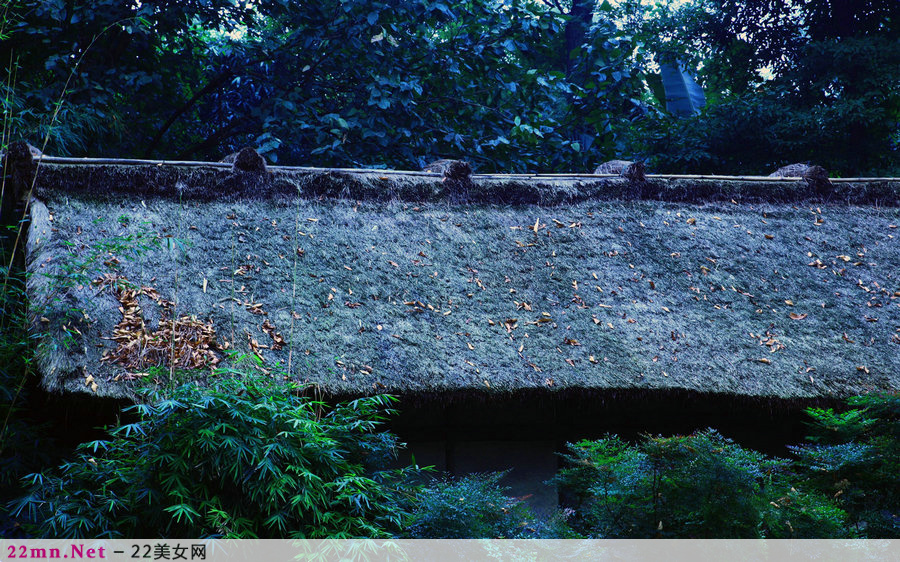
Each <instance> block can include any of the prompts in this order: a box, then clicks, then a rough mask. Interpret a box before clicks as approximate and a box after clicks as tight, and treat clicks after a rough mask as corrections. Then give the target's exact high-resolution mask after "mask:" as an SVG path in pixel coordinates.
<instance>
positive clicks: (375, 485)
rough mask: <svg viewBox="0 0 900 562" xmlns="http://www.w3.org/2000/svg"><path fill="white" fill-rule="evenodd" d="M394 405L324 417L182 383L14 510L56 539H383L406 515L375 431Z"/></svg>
mask: <svg viewBox="0 0 900 562" xmlns="http://www.w3.org/2000/svg"><path fill="white" fill-rule="evenodd" d="M390 403H391V399H390V398H389V397H386V396H377V397H372V398H364V399H360V400H355V401H352V402H349V403H345V404H340V405H338V406H336V407H333V408H329V407H327V406H326V405H325V404H322V403H319V402H315V401H312V400H309V399H303V398H298V397H296V396H293V395H291V394H289V393H287V392H285V390H284V389H281V388H275V389H273V388H271V387H268V386H266V385H265V384H264V383H256V382H253V381H252V380H247V381H244V382H239V381H236V380H223V381H221V382H219V383H218V384H217V386H216V387H215V388H209V389H200V388H198V387H197V386H195V385H186V386H183V387H180V388H178V389H177V390H176V391H175V392H174V393H173V394H172V395H171V396H170V397H162V396H155V400H154V401H153V402H152V403H150V404H143V405H138V406H135V407H133V409H134V410H135V412H136V413H137V414H138V415H139V416H140V419H139V421H136V422H134V423H129V424H124V425H121V426H119V427H117V428H116V429H115V430H113V432H112V436H111V438H110V440H107V441H95V442H92V443H86V444H83V445H81V446H80V447H79V451H78V454H77V456H76V458H75V460H72V461H70V462H67V463H65V464H64V465H62V466H61V467H60V468H59V470H56V471H51V472H46V473H42V474H33V475H30V476H29V477H27V478H26V480H27V481H28V483H29V484H30V486H29V487H30V490H29V493H28V495H27V496H25V497H24V498H22V499H21V500H19V501H18V503H17V505H16V506H15V508H14V512H15V513H16V514H17V515H25V516H27V518H28V519H29V520H31V521H33V522H34V523H35V525H36V529H35V533H36V534H37V535H38V536H45V537H47V536H49V537H59V538H63V537H111V538H115V537H142V536H145V537H146V536H159V537H170V538H181V537H199V536H220V537H232V538H238V537H240V538H253V537H256V538H267V537H299V538H326V537H327V538H350V537H384V536H388V535H389V533H390V532H391V531H393V530H395V529H397V527H398V525H399V523H400V521H401V519H402V517H403V515H404V512H403V510H402V509H401V508H400V501H401V499H402V494H401V492H400V488H401V487H400V485H399V484H400V480H402V478H403V477H404V474H403V472H402V471H400V472H398V471H386V470H384V464H385V462H386V459H388V458H390V457H391V455H392V454H393V452H394V448H395V446H396V442H395V439H394V437H393V436H392V435H390V434H388V433H383V432H379V431H378V426H379V424H380V422H381V420H382V415H383V412H384V409H385V408H386V407H388V406H389V405H390ZM403 489H405V490H409V491H414V488H413V487H409V488H403Z"/></svg>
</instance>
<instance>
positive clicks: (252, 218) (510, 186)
mask: <svg viewBox="0 0 900 562" xmlns="http://www.w3.org/2000/svg"><path fill="white" fill-rule="evenodd" d="M452 189H453V186H452V185H448V184H447V182H442V181H441V178H440V177H438V176H434V177H432V176H423V175H402V174H396V175H394V174H390V173H382V172H377V171H376V172H366V173H348V172H323V171H319V172H316V171H285V172H277V173H275V174H271V175H267V176H258V175H253V174H238V175H233V174H231V173H230V172H229V171H227V170H222V169H219V168H213V167H210V168H208V169H207V168H202V167H200V168H192V169H190V170H185V169H180V168H176V167H167V166H159V167H138V166H130V167H129V166H72V165H51V166H47V167H46V168H45V169H43V170H41V171H40V172H39V176H38V189H37V192H36V195H37V198H38V199H37V201H36V202H35V204H34V206H33V208H32V211H33V222H32V231H31V235H30V240H29V250H28V259H29V271H30V275H31V276H30V279H29V290H30V291H31V298H32V301H33V303H34V306H33V311H34V326H35V331H36V332H37V333H39V334H41V336H42V338H43V339H42V344H41V354H40V369H41V371H42V373H43V374H44V382H45V385H46V386H47V387H48V388H51V389H64V388H65V389H69V390H84V391H87V392H92V386H91V384H90V383H88V384H85V381H86V380H87V377H91V382H93V383H96V385H97V386H96V390H94V391H95V392H96V393H98V394H103V395H111V396H121V395H126V394H128V392H130V391H129V388H130V387H129V385H132V384H135V383H134V382H130V381H128V380H126V379H128V378H134V369H133V368H132V369H131V370H126V369H125V367H123V366H121V365H119V364H117V363H115V362H112V361H108V360H107V361H101V358H102V357H103V355H104V354H105V353H108V352H109V351H110V350H112V349H114V348H115V346H116V342H115V341H113V340H111V339H109V338H112V337H113V331H114V329H115V327H116V325H117V324H119V323H120V322H121V321H122V313H121V312H120V311H119V310H118V308H119V306H120V303H119V301H118V300H117V298H116V295H115V293H114V292H113V291H112V290H111V288H110V287H109V285H107V286H106V287H105V288H104V287H101V286H99V285H94V284H92V281H93V280H94V279H96V278H99V277H101V276H103V275H117V276H121V277H122V278H124V279H126V280H127V282H129V283H131V284H132V285H133V286H134V287H136V288H141V287H147V288H151V289H153V290H155V291H156V292H157V293H158V294H159V296H160V297H161V298H162V299H165V300H168V301H172V302H173V303H174V311H173V312H171V313H167V312H166V310H165V308H164V307H161V306H159V305H158V304H157V303H155V302H154V301H153V300H152V299H149V298H146V297H145V296H141V295H144V292H142V291H139V296H138V298H139V299H141V298H143V299H144V300H142V301H141V303H140V306H141V309H142V312H143V314H144V316H145V318H144V320H145V325H147V326H153V327H156V326H157V325H158V323H159V321H160V320H164V321H165V320H166V318H171V316H166V315H167V314H175V315H176V317H179V318H180V317H182V316H183V315H187V316H194V317H196V318H197V319H198V321H203V322H208V323H210V324H211V325H212V326H213V327H214V329H215V337H216V340H217V345H218V346H220V347H221V348H223V349H226V348H227V349H230V350H232V351H234V352H237V353H242V354H245V355H247V356H253V357H256V358H257V359H258V360H260V364H259V367H258V368H259V369H260V370H261V371H264V372H267V373H270V374H271V375H272V376H273V377H274V376H277V377H279V378H283V377H288V378H290V379H292V380H296V381H300V382H310V383H315V384H317V385H319V386H320V387H321V388H323V389H324V390H325V391H327V392H331V393H335V394H342V395H347V394H351V395H352V394H365V393H375V392H392V393H397V394H417V393H419V394H428V395H433V394H434V393H447V392H451V393H452V392H467V393H468V392H486V393H492V394H496V393H506V392H512V391H516V390H521V389H534V390H538V389H541V391H544V392H550V393H552V392H556V391H558V390H560V389H566V391H567V392H571V391H577V390H578V389H585V390H590V391H602V390H605V389H606V390H608V389H622V390H624V391H629V390H641V389H646V390H666V389H670V390H673V391H678V392H684V391H689V392H701V393H726V394H731V395H735V396H747V397H782V398H806V397H834V396H846V395H850V394H856V393H861V392H867V391H871V390H886V389H897V388H900V373H898V372H897V370H896V365H897V364H898V359H900V280H898V278H897V275H898V273H897V272H898V271H900V246H898V237H900V229H898V228H897V226H898V225H900V210H898V208H897V207H896V206H887V207H884V206H881V205H878V206H876V205H874V204H871V205H869V204H867V205H865V206H859V205H856V204H847V202H848V201H849V202H866V203H874V202H875V201H878V202H880V203H883V204H890V205H896V202H897V193H898V184H896V183H892V182H882V183H878V184H867V185H857V184H837V185H836V187H835V191H834V192H833V193H829V194H814V193H808V192H804V191H803V190H804V189H805V186H804V185H801V184H800V183H799V182H798V183H791V182H771V184H770V183H768V182H737V181H735V182H730V181H709V182H702V181H697V180H691V181H688V180H660V179H656V180H653V181H651V182H648V183H646V184H641V185H635V184H629V183H628V182H626V181H624V180H621V179H618V178H610V179H603V180H597V181H590V180H585V179H583V178H579V179H553V178H548V179H538V180H527V179H509V180H503V179H496V178H490V179H483V180H479V179H478V178H477V177H475V178H474V182H473V184H472V185H471V186H469V187H468V192H467V201H468V202H467V203H453V204H451V203H449V201H451V200H453V201H456V200H458V198H456V197H451V196H453V195H455V194H453V193H449V192H450V191H452ZM841 190H843V191H841ZM456 195H458V194H456ZM51 217H52V220H51ZM279 338H280V339H281V340H282V341H283V343H282V344H280V345H279V344H278V341H279ZM278 348H280V349H278ZM229 361H234V359H233V358H229V357H228V356H227V353H223V362H224V363H226V364H227V363H228V362H229ZM163 366H164V365H163ZM132 367H133V365H132ZM128 373H132V375H131V376H129V374H128ZM197 376H207V373H205V372H203V373H201V372H199V371H198V372H197Z"/></svg>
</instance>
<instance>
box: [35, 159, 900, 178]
mask: <svg viewBox="0 0 900 562" xmlns="http://www.w3.org/2000/svg"><path fill="white" fill-rule="evenodd" d="M41 163H42V164H69V165H95V166H96V165H124V166H179V167H192V168H199V167H212V168H222V169H230V168H231V166H232V165H231V164H229V163H226V162H196V161H190V160H146V159H136V158H121V159H120V158H68V157H62V156H46V155H45V156H43V158H42V160H41ZM269 169H270V170H272V171H279V172H280V171H285V172H341V173H349V174H381V175H385V176H391V175H395V176H420V177H434V178H438V177H441V174H438V173H435V172H420V171H415V170H382V169H373V168H315V167H310V166H269ZM471 177H472V179H482V180H492V179H496V180H516V179H534V180H540V179H548V180H557V181H558V180H566V179H572V180H591V179H607V178H618V177H620V176H619V175H617V174H579V173H568V174H530V173H518V174H472V176H471ZM647 178H651V179H673V180H676V179H678V180H682V179H683V180H715V181H750V182H753V181H764V182H797V181H800V180H802V179H803V178H800V177H769V176H722V175H706V174H647ZM829 180H830V181H831V182H832V183H834V182H840V183H854V182H876V181H900V178H888V177H870V178H829Z"/></svg>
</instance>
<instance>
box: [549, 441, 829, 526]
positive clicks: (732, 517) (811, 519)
mask: <svg viewBox="0 0 900 562" xmlns="http://www.w3.org/2000/svg"><path fill="white" fill-rule="evenodd" d="M564 458H565V459H566V460H567V461H568V467H567V468H564V469H562V470H561V471H560V473H559V475H558V476H557V478H556V481H557V482H558V484H559V485H560V486H561V487H562V489H563V490H564V492H565V493H566V494H567V495H568V496H569V497H570V500H571V502H572V503H573V507H574V509H575V517H574V518H573V519H572V521H571V524H572V528H573V529H574V530H575V531H577V532H579V533H581V534H583V535H585V536H589V537H595V538H650V537H663V538H758V537H763V536H773V537H819V538H821V537H832V536H840V535H841V533H842V531H841V525H842V523H843V517H844V515H843V512H842V511H841V510H839V509H836V508H835V507H834V506H833V505H831V504H830V503H829V502H828V501H827V499H825V498H823V497H818V496H815V495H807V494H802V493H800V492H798V491H797V490H796V488H792V487H791V486H790V485H789V484H786V481H785V477H786V475H787V472H786V471H787V467H788V463H787V462H786V461H778V460H774V459H769V458H767V457H765V456H764V455H762V454H760V453H757V452H755V451H750V450H747V449H743V448H741V447H740V446H738V445H735V444H734V443H733V442H732V441H731V440H729V439H726V438H724V437H722V436H721V435H720V434H718V433H717V432H715V431H713V430H706V431H703V432H700V433H697V434H694V435H690V436H676V437H668V438H663V437H655V438H651V437H646V438H645V439H644V440H643V441H642V442H641V443H639V444H638V445H637V446H633V445H629V444H628V443H626V442H625V441H623V440H622V439H620V438H618V437H615V436H612V437H607V438H604V439H600V440H597V441H581V442H579V443H577V444H574V445H569V452H568V454H566V455H564ZM782 492H785V493H786V495H783V494H782ZM776 499H777V500H779V501H781V504H778V503H776V502H775V500H776ZM791 519H793V521H794V522H793V523H792V522H791Z"/></svg>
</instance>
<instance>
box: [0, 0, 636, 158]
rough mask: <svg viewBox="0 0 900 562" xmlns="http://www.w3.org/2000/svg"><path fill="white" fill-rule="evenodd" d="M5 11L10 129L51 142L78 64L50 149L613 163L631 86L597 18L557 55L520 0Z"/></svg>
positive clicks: (540, 21)
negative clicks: (13, 112) (54, 113)
mask: <svg viewBox="0 0 900 562" xmlns="http://www.w3.org/2000/svg"><path fill="white" fill-rule="evenodd" d="M587 14H588V16H590V14H591V11H590V10H588V12H587ZM14 15H15V16H16V17H15V18H12V20H11V21H14V24H13V26H12V28H11V29H12V35H11V41H9V42H7V44H5V45H4V46H3V48H2V50H0V56H2V57H4V58H6V59H10V58H11V60H13V61H16V62H17V64H18V68H19V70H18V72H17V75H16V76H17V83H16V89H15V92H16V95H15V96H14V98H13V100H12V102H11V103H15V104H16V107H18V108H20V110H21V112H23V114H26V115H29V116H30V119H29V120H28V123H26V125H27V126H25V127H23V128H22V130H21V131H20V134H23V135H36V134H37V135H39V136H40V135H42V134H43V133H45V132H46V131H47V123H46V120H45V121H43V122H41V121H40V120H39V117H40V116H41V115H42V114H43V113H45V112H46V108H49V107H53V106H54V104H56V103H58V102H59V99H60V98H59V96H60V95H61V93H62V90H63V86H64V85H65V82H66V79H67V78H68V75H69V73H70V72H71V71H72V70H73V68H74V66H75V62H76V61H78V60H79V59H80V62H79V64H78V67H77V70H76V71H75V73H74V75H73V78H72V81H71V82H70V83H69V85H68V88H67V93H66V96H65V104H64V105H63V108H64V109H63V112H62V113H61V114H60V118H59V122H60V124H61V125H59V126H58V127H56V128H54V129H53V130H52V131H51V133H52V134H51V136H52V137H53V142H52V143H51V145H52V151H53V152H56V153H59V154H92V155H97V154H106V155H111V156H144V155H149V156H165V157H170V158H171V157H176V158H218V157H220V156H221V155H222V154H224V153H226V152H230V151H232V150H233V149H234V148H236V147H239V146H241V145H244V144H255V145H257V146H260V147H261V148H262V149H263V151H267V152H269V157H270V158H271V159H273V160H275V159H277V160H278V161H279V162H281V163H293V164H317V165H375V166H378V165H394V166H417V165H421V164H422V163H424V162H425V161H426V160H429V159H432V158H435V157H438V156H453V155H466V156H467V157H469V158H470V159H471V160H472V161H474V163H476V164H477V165H478V167H479V168H480V169H482V170H490V169H507V170H516V169H535V168H544V169H551V168H558V167H573V166H574V167H575V168H581V167H588V166H590V165H591V164H592V163H593V162H594V161H595V160H596V159H597V158H599V157H600V154H601V153H602V152H603V151H610V149H611V147H612V143H613V142H614V135H613V133H612V131H613V128H614V125H616V124H617V123H619V122H622V121H623V120H624V119H626V118H627V117H628V111H629V110H630V109H631V108H633V104H632V103H631V102H630V101H629V99H630V95H629V93H628V92H629V90H630V89H631V88H633V87H634V86H635V85H636V84H637V83H636V82H635V81H634V80H633V79H632V77H631V75H630V74H629V72H628V69H627V63H626V62H625V61H626V57H627V55H628V52H629V47H628V41H627V39H624V38H621V37H618V36H617V35H616V28H615V26H614V25H613V24H612V23H611V21H610V20H609V18H605V19H604V18H600V19H598V20H597V22H595V23H592V22H591V18H590V17H588V18H587V19H588V21H587V24H589V25H587V27H585V29H584V30H583V33H581V34H580V35H579V37H580V41H581V42H580V43H578V45H576V46H572V45H570V47H571V48H572V53H573V55H577V56H576V58H575V59H571V57H566V56H561V55H560V53H561V52H562V51H563V50H564V49H565V48H566V45H567V43H566V41H567V38H566V29H567V25H566V22H567V19H566V18H567V16H566V15H565V14H562V13H560V12H557V11H552V10H547V9H546V8H544V7H541V6H540V5H539V4H535V3H533V2H527V1H519V0H473V1H469V2H462V3H448V2H440V1H433V0H405V1H402V2H369V1H364V0H343V1H338V0H327V1H325V2H316V3H308V2H304V3H297V2H285V1H275V0H265V1H261V2H254V3H244V2H241V3H234V2H231V1H229V0H214V1H211V2H166V1H162V2H159V1H153V2H141V3H140V5H138V6H135V5H134V4H133V3H132V2H126V1H122V0H118V1H116V0H103V1H102V2H99V3H98V2H91V3H87V2H63V1H62V0H57V1H51V2H43V1H41V2H37V1H35V0H30V1H25V2H21V3H19V7H18V9H17V10H16V11H15V12H14ZM47 37H54V41H53V43H52V45H51V44H49V43H47V42H45V39H46V38H47ZM569 40H570V39H569ZM82 56H83V58H81V57H82ZM571 60H575V61H576V62H577V65H576V66H577V69H578V76H579V78H578V80H577V81H569V80H568V78H567V74H566V73H567V70H568V71H569V73H570V75H571V74H572V72H573V70H572V69H573V63H572V62H571ZM576 129H577V130H576Z"/></svg>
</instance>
